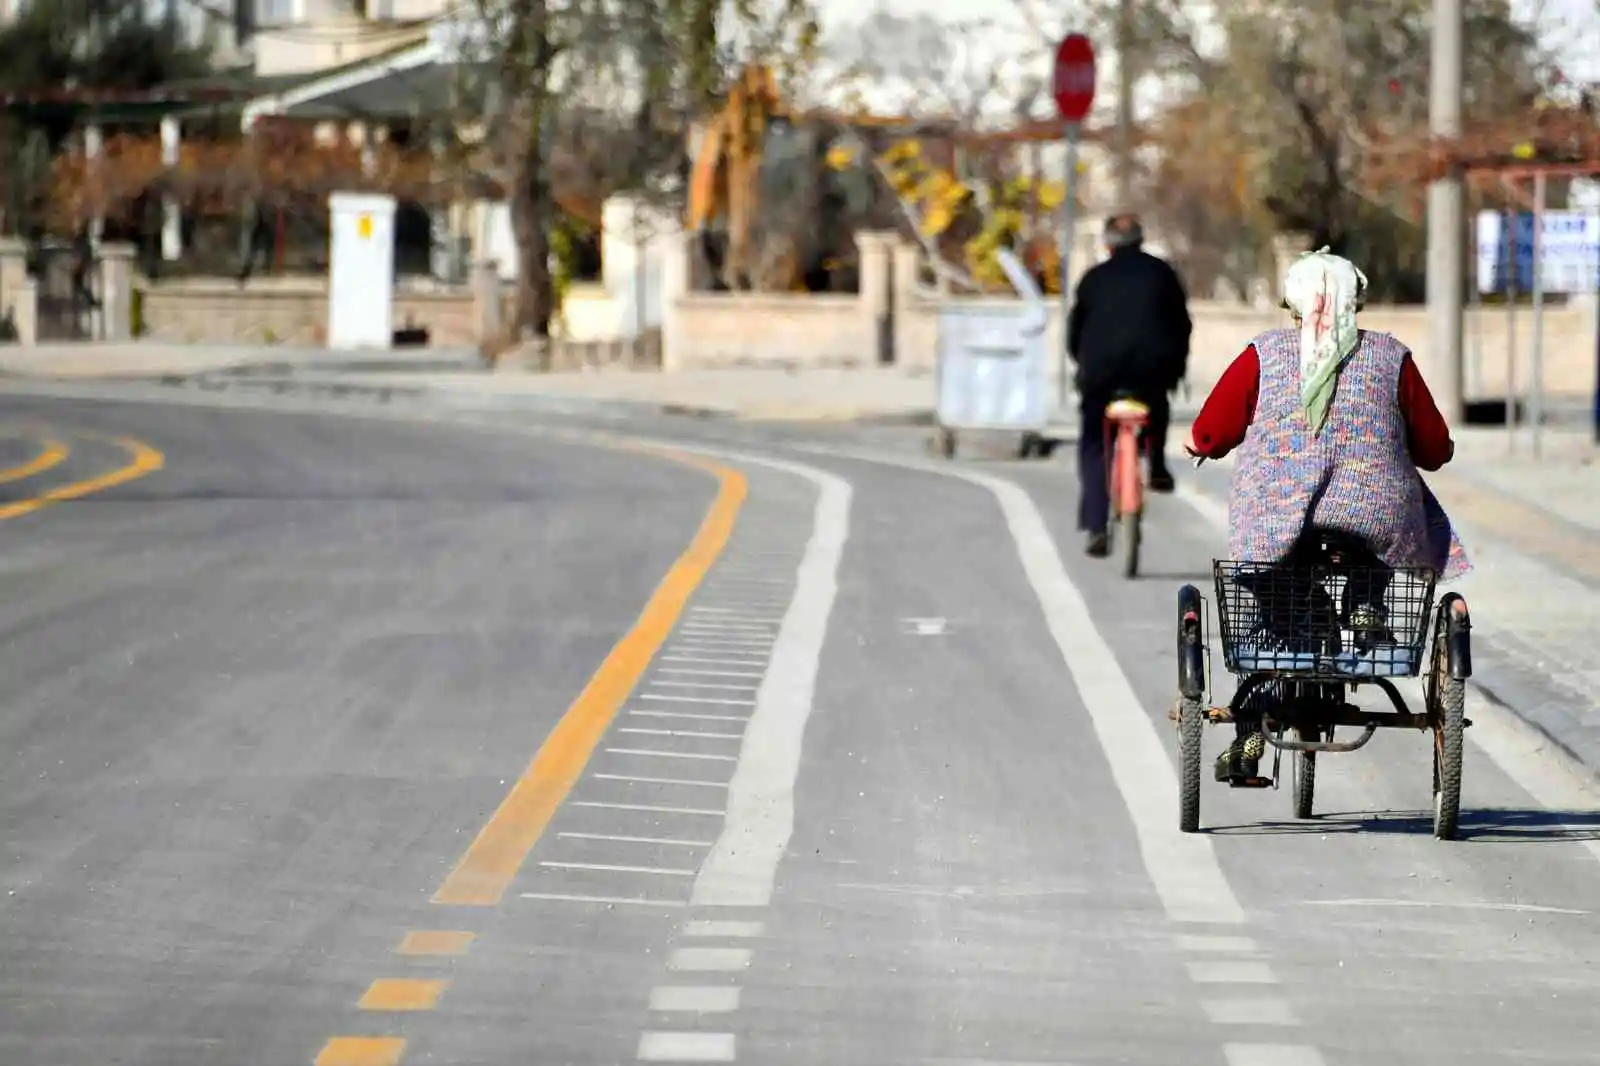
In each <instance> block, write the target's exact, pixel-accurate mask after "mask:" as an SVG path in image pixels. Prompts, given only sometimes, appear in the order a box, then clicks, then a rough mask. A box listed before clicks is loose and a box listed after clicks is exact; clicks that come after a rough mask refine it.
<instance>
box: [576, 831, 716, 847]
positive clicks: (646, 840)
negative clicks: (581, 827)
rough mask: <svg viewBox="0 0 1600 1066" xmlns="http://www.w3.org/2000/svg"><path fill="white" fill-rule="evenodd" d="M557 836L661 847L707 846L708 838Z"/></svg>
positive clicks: (610, 834)
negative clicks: (658, 845) (657, 845)
mask: <svg viewBox="0 0 1600 1066" xmlns="http://www.w3.org/2000/svg"><path fill="white" fill-rule="evenodd" d="M556 836H558V837H569V838H571V839H574V840H604V841H608V842H611V843H616V844H660V845H661V846H663V847H674V848H709V847H710V846H711V843H712V842H711V841H709V840H682V839H679V838H676V837H633V836H623V835H621V834H619V833H578V832H565V833H557V834H556Z"/></svg>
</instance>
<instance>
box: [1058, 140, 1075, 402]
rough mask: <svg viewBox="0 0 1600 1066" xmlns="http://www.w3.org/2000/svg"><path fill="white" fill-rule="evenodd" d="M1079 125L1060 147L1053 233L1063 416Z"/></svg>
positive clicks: (1065, 395) (1068, 358) (1067, 365)
mask: <svg viewBox="0 0 1600 1066" xmlns="http://www.w3.org/2000/svg"><path fill="white" fill-rule="evenodd" d="M1079 129H1080V127H1079V124H1078V123H1076V122H1068V123H1067V124H1066V131H1065V136H1064V137H1063V138H1062V144H1063V147H1064V148H1065V151H1064V152H1063V155H1064V157H1065V158H1066V173H1065V174H1064V175H1063V176H1062V182H1061V184H1062V196H1061V232H1059V233H1058V234H1056V246H1057V247H1056V258H1057V260H1058V264H1057V266H1058V269H1059V277H1060V284H1061V380H1060V382H1059V384H1060V395H1059V397H1058V398H1059V401H1060V404H1061V410H1062V413H1063V414H1064V413H1065V412H1066V410H1067V397H1068V381H1069V380H1070V379H1071V375H1070V373H1069V372H1068V369H1069V366H1070V364H1071V362H1072V360H1071V356H1070V355H1069V354H1068V352H1067V321H1068V318H1069V316H1070V315H1071V314H1072V282H1071V278H1072V273H1071V267H1072V237H1073V230H1074V229H1076V228H1077V215H1078V188H1077V185H1078V132H1079Z"/></svg>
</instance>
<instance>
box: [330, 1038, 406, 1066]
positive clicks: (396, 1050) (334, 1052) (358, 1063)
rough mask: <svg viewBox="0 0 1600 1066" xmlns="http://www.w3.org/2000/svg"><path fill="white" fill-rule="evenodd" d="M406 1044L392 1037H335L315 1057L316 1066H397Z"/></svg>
mask: <svg viewBox="0 0 1600 1066" xmlns="http://www.w3.org/2000/svg"><path fill="white" fill-rule="evenodd" d="M405 1050H406V1042H405V1041H404V1040H401V1039H400V1038H399V1037H394V1036H336V1037H334V1038H333V1039H332V1040H330V1041H328V1044H327V1046H326V1047H324V1048H323V1049H322V1054H320V1055H318V1056H317V1062H316V1066H399V1063H400V1056H401V1055H403V1054H405Z"/></svg>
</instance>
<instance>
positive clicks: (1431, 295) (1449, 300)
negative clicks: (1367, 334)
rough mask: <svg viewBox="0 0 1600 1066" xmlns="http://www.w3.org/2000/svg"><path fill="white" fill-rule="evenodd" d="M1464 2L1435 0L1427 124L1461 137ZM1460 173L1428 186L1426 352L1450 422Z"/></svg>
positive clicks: (1455, 411)
mask: <svg viewBox="0 0 1600 1066" xmlns="http://www.w3.org/2000/svg"><path fill="white" fill-rule="evenodd" d="M1462 21H1463V20H1462V13H1461V0H1433V63H1432V69H1431V70H1430V71H1429V79H1428V128H1429V131H1430V132H1431V133H1432V134H1433V135H1434V136H1435V137H1443V138H1456V137H1459V136H1460V135H1461V67H1462V56H1461V51H1462V48H1461V37H1462ZM1463 214H1464V212H1463V205H1462V182H1461V175H1460V174H1459V173H1452V174H1447V175H1445V176H1444V177H1443V178H1441V179H1440V180H1438V181H1435V182H1433V183H1432V184H1430V185H1429V186H1428V352H1429V354H1430V357H1431V362H1432V367H1431V371H1432V373H1431V375H1430V376H1431V377H1432V378H1433V382H1432V385H1433V391H1434V393H1435V395H1437V396H1438V398H1439V407H1440V408H1441V410H1442V411H1443V413H1444V415H1445V417H1446V418H1447V419H1449V420H1451V421H1456V420H1459V419H1460V418H1462V417H1463V415H1464V411H1465V409H1464V407H1463V404H1462V395H1461V392H1462V389H1461V385H1462V382H1461V370H1462V366H1461V364H1462V353H1461V334H1462V307H1461V303H1462V301H1461V285H1462V277H1463V274H1464V268H1465V247H1464V246H1465V243H1466V242H1465V240H1464V238H1465V233H1464V231H1463V227H1464V226H1465V219H1464V217H1463Z"/></svg>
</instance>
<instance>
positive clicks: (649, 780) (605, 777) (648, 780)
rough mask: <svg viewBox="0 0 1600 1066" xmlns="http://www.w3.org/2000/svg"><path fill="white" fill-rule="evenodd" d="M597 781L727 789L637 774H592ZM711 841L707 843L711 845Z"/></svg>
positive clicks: (722, 784) (716, 783) (721, 785)
mask: <svg viewBox="0 0 1600 1066" xmlns="http://www.w3.org/2000/svg"><path fill="white" fill-rule="evenodd" d="M590 776H591V777H593V778H594V779H595V780H596V781H628V782H631V783H634V784H639V785H694V786H697V787H700V788H727V787H728V783H727V782H726V781H691V780H689V779H688V778H685V777H640V776H639V775H637V774H591V775H590ZM709 843H710V841H707V844H708V845H709Z"/></svg>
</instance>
